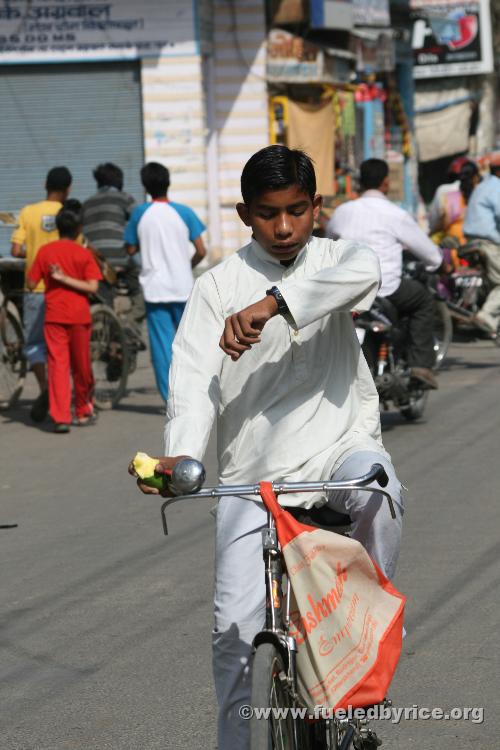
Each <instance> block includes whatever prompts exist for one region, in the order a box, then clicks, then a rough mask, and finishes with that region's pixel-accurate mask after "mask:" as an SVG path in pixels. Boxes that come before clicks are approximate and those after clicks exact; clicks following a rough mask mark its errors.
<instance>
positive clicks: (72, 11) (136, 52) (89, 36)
mask: <svg viewBox="0 0 500 750" xmlns="http://www.w3.org/2000/svg"><path fill="white" fill-rule="evenodd" d="M196 51H197V41H196V33H195V20H194V12H193V4H192V2H189V1H187V0H141V1H140V2H137V1H136V0H110V2H102V1H101V0H85V1H84V2H82V1H81V0H0V63H22V62H70V61H78V62H80V61H85V60H123V59H135V58H138V57H151V56H155V55H162V56H165V55H167V56H168V55H192V54H195V53H196Z"/></svg>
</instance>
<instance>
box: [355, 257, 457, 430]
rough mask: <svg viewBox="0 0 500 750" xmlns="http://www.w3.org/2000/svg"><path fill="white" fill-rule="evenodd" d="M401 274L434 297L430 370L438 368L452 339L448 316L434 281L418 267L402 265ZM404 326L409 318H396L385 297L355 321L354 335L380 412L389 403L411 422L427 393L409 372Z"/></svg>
mask: <svg viewBox="0 0 500 750" xmlns="http://www.w3.org/2000/svg"><path fill="white" fill-rule="evenodd" d="M404 274H405V275H406V276H410V277H411V278H417V279H418V280H419V281H423V282H425V284H426V286H427V288H428V289H429V291H430V292H431V293H432V296H433V297H434V304H435V319H434V320H435V324H434V341H435V344H434V351H435V355H436V357H435V366H434V368H435V369H438V368H439V367H440V366H441V364H442V363H443V360H444V358H445V356H446V353H447V351H448V347H449V346H450V343H451V339H452V334H453V327H452V322H451V316H450V313H449V311H448V308H447V307H446V303H445V302H444V300H443V299H442V298H441V296H440V295H439V292H438V290H437V287H436V280H435V279H434V278H433V277H431V276H430V275H429V274H426V273H425V272H424V271H423V269H422V266H421V264H419V263H416V262H414V261H412V262H410V263H406V264H405V270H404ZM408 324H409V319H408V318H407V317H400V316H399V314H398V311H397V310H396V308H395V306H394V305H393V304H392V303H391V302H390V301H389V300H388V299H386V298H385V297H377V298H376V299H375V302H374V304H373V305H372V307H371V309H370V310H369V311H368V312H365V313H362V314H361V315H359V316H358V317H357V318H356V320H355V326H356V333H357V335H358V339H359V341H360V343H361V347H362V350H363V354H364V356H365V359H366V361H367V363H368V366H369V368H370V371H371V373H372V375H373V379H374V381H375V385H376V387H377V391H378V394H379V398H380V402H381V404H382V406H383V408H384V410H386V411H387V410H388V409H389V404H390V403H391V402H392V404H393V405H394V406H395V407H396V408H397V409H399V411H400V413H401V414H402V415H403V417H405V419H407V420H409V421H413V420H416V419H420V418H421V417H422V416H423V413H424V410H425V406H426V403H427V399H428V396H429V391H428V390H427V389H426V388H425V387H424V385H423V383H422V382H421V381H419V380H417V379H416V378H413V377H412V375H411V372H410V367H409V365H408V357H407V347H408Z"/></svg>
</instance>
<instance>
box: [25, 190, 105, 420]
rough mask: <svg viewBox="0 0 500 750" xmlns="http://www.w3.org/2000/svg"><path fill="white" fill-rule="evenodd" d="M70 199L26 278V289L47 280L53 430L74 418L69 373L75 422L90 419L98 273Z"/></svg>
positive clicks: (46, 329)
mask: <svg viewBox="0 0 500 750" xmlns="http://www.w3.org/2000/svg"><path fill="white" fill-rule="evenodd" d="M71 203H72V205H71V208H68V207H63V208H62V209H61V210H60V211H59V213H58V214H57V216H56V226H57V229H58V230H59V236H60V239H59V240H56V241H55V242H49V243H48V244H47V245H44V246H43V247H41V248H40V250H39V252H38V255H37V257H36V260H35V262H34V264H33V265H32V267H31V269H30V271H29V273H28V277H27V283H28V287H29V288H30V289H34V288H35V287H36V285H37V284H38V282H39V281H40V280H41V279H43V280H44V282H45V324H44V335H45V342H46V345H47V352H48V381H49V412H50V416H51V417H52V419H53V420H54V430H55V432H57V433H65V432H69V431H70V425H71V422H72V420H71V382H70V372H71V374H72V376H73V385H74V391H75V414H76V419H75V424H77V425H86V424H91V423H92V422H93V421H94V407H93V401H92V398H93V388H94V379H93V376H92V367H91V362H90V333H91V316H90V305H89V301H88V295H89V294H93V293H95V292H96V291H97V286H98V282H99V281H100V280H101V279H102V274H101V271H100V270H99V267H98V265H97V263H96V261H95V260H94V257H93V256H92V254H91V253H90V252H89V250H87V249H85V248H84V247H82V245H79V244H78V243H77V242H75V239H76V238H77V237H78V235H79V234H80V232H81V230H82V217H81V206H80V204H78V203H77V201H72V202H71Z"/></svg>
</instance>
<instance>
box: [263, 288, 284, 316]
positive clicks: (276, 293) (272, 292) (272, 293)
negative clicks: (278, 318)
mask: <svg viewBox="0 0 500 750" xmlns="http://www.w3.org/2000/svg"><path fill="white" fill-rule="evenodd" d="M266 296H269V297H274V299H275V300H276V303H277V305H278V312H279V314H280V315H288V314H289V312H290V310H289V309H288V305H287V304H286V302H285V298H284V297H283V295H282V294H281V292H280V290H279V289H278V287H277V286H272V287H271V288H270V289H268V290H267V292H266Z"/></svg>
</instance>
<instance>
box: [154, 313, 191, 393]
mask: <svg viewBox="0 0 500 750" xmlns="http://www.w3.org/2000/svg"><path fill="white" fill-rule="evenodd" d="M185 307H186V303H185V302H146V321H147V325H148V334H149V348H150V351H151V361H152V363H153V369H154V371H155V378H156V385H157V386H158V390H159V391H160V394H161V397H162V399H163V400H164V401H165V402H166V401H167V398H168V371H169V370H170V362H171V361H172V343H173V340H174V336H175V333H176V331H177V328H178V327H179V323H180V321H181V317H182V313H183V312H184V308H185Z"/></svg>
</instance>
